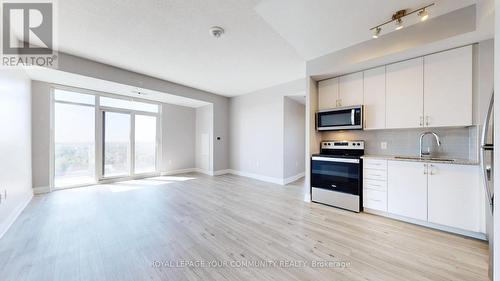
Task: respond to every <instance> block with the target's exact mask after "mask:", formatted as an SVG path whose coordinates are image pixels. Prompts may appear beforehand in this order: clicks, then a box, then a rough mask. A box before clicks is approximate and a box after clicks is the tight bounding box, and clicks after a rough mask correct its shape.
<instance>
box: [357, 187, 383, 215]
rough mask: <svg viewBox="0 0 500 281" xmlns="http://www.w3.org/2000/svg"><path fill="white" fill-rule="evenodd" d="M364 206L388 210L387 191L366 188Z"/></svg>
mask: <svg viewBox="0 0 500 281" xmlns="http://www.w3.org/2000/svg"><path fill="white" fill-rule="evenodd" d="M363 207H365V208H369V209H373V210H379V211H384V212H387V192H384V191H378V190H372V189H364V190H363Z"/></svg>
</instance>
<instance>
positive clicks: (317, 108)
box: [309, 40, 493, 240]
mask: <svg viewBox="0 0 500 281" xmlns="http://www.w3.org/2000/svg"><path fill="white" fill-rule="evenodd" d="M492 57H493V42H492V41H491V40H489V41H483V42H479V43H475V44H468V45H464V46H458V47H454V48H449V49H443V50H440V51H435V52H431V53H428V54H423V55H420V56H417V57H409V58H405V59H404V60H401V61H397V62H390V63H386V64H380V65H378V66H375V67H370V68H366V69H360V70H359V71H355V72H350V73H347V74H341V75H335V76H333V77H325V76H326V75H324V76H322V77H321V79H318V81H313V82H311V86H310V87H311V90H310V92H309V93H310V96H311V100H310V103H309V109H310V113H311V114H312V112H315V113H316V114H315V116H314V119H313V120H310V121H311V123H310V127H309V132H310V145H311V148H310V152H311V153H310V156H311V158H310V161H311V163H310V167H311V168H310V171H311V172H310V173H311V175H310V181H311V200H312V201H313V202H316V203H320V204H326V205H330V206H335V207H339V208H342V209H347V210H350V211H354V212H365V213H370V214H374V215H378V216H384V217H388V218H391V219H395V220H400V221H404V222H408V223H412V224H416V225H420V226H423V227H428V228H432V229H437V230H442V231H445V232H449V233H454V234H458V235H463V236H465V237H472V238H475V239H480V240H488V239H489V237H488V234H489V233H491V224H492V223H491V221H492V219H491V212H492V211H491V207H492V206H491V205H490V204H492V194H491V193H492V192H491V191H490V188H491V187H490V181H491V173H492V167H491V166H492V165H491V164H490V159H488V157H489V152H491V151H490V150H487V151H484V150H482V149H481V147H482V144H483V146H484V144H486V145H488V144H490V143H492V140H491V139H488V136H489V135H490V134H489V132H491V130H492V129H491V127H489V126H486V127H487V129H488V130H486V132H484V131H483V130H484V124H490V122H489V121H488V120H486V121H485V118H486V117H487V116H489V115H491V114H488V113H489V111H488V109H489V107H490V97H491V94H492V89H493V78H492V76H491V75H489V73H492V72H493V63H492ZM314 98H315V100H313V99H314ZM312 124H314V126H312ZM483 134H485V135H486V136H485V137H484V138H485V139H483ZM491 148H492V147H491ZM491 150H492V149H491ZM483 152H484V154H483ZM483 156H484V157H483ZM483 160H484V162H483ZM486 168H487V169H488V170H487V171H486V172H485V173H483V169H486ZM486 174H487V176H488V180H487V181H486V184H488V188H485V180H484V177H483V176H484V175H486Z"/></svg>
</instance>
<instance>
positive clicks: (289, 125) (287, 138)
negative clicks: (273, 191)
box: [283, 97, 306, 180]
mask: <svg viewBox="0 0 500 281" xmlns="http://www.w3.org/2000/svg"><path fill="white" fill-rule="evenodd" d="M283 103H284V112H283V114H284V118H283V119H284V145H283V148H284V149H283V150H284V157H285V159H284V172H283V173H284V178H285V179H288V178H290V180H293V178H298V177H301V176H303V175H304V172H305V155H306V152H305V151H306V143H305V141H306V120H305V118H306V112H305V105H304V104H301V103H299V102H297V101H295V100H292V99H290V98H288V97H285V98H284V99H283Z"/></svg>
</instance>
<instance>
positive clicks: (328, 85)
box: [318, 78, 339, 110]
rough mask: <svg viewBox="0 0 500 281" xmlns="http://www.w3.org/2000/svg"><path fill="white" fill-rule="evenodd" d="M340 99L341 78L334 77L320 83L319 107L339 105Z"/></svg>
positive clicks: (320, 108)
mask: <svg viewBox="0 0 500 281" xmlns="http://www.w3.org/2000/svg"><path fill="white" fill-rule="evenodd" d="M338 99H339V79H338V78H332V79H328V80H323V81H320V82H319V83H318V108H319V110H322V109H330V108H335V107H337V101H338Z"/></svg>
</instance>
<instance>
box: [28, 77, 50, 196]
mask: <svg viewBox="0 0 500 281" xmlns="http://www.w3.org/2000/svg"><path fill="white" fill-rule="evenodd" d="M31 93H32V94H31V99H32V105H31V122H32V128H31V142H32V145H31V148H32V153H31V155H32V161H33V162H32V170H33V175H32V181H33V188H35V190H37V189H39V190H49V183H50V164H49V162H50V161H49V159H50V84H48V83H45V82H39V81H31Z"/></svg>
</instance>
